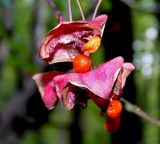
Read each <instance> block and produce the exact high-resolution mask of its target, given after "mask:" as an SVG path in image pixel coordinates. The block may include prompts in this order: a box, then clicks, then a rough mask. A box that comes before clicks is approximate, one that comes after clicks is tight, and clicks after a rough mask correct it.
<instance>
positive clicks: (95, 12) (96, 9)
mask: <svg viewBox="0 0 160 144" xmlns="http://www.w3.org/2000/svg"><path fill="white" fill-rule="evenodd" d="M101 3H102V0H99V1H98V3H97V5H96V8H95V11H94V14H93V17H92V19H94V18H95V17H96V15H97V11H98V8H99V6H100V5H101Z"/></svg>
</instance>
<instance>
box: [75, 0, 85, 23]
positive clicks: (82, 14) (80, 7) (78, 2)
mask: <svg viewBox="0 0 160 144" xmlns="http://www.w3.org/2000/svg"><path fill="white" fill-rule="evenodd" d="M77 4H78V6H79V9H80V12H81V16H82V19H83V20H85V17H84V13H83V10H82V6H81V4H80V1H79V0H77Z"/></svg>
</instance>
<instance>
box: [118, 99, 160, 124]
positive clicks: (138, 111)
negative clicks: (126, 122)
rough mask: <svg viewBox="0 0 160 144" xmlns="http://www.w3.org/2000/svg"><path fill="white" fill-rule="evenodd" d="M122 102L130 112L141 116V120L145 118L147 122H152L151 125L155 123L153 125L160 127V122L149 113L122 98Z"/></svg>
mask: <svg viewBox="0 0 160 144" xmlns="http://www.w3.org/2000/svg"><path fill="white" fill-rule="evenodd" d="M121 100H122V101H123V102H124V103H125V106H126V109H127V110H128V111H129V112H132V113H135V114H136V115H138V116H140V117H141V118H144V119H145V120H147V121H149V122H151V123H153V124H155V125H157V126H159V127H160V120H158V119H156V118H154V117H152V116H150V115H149V114H148V113H146V112H144V111H143V110H141V108H140V107H138V106H137V105H134V104H132V103H130V102H129V101H127V100H126V99H124V98H121Z"/></svg>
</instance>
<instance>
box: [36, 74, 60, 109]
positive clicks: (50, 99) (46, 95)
mask: <svg viewBox="0 0 160 144" xmlns="http://www.w3.org/2000/svg"><path fill="white" fill-rule="evenodd" d="M59 74H61V73H60V72H47V73H40V74H35V75H34V76H33V80H35V82H36V84H37V86H38V89H39V92H40V94H41V97H42V100H43V102H44V103H45V106H46V107H47V108H48V109H52V108H54V105H55V103H56V102H57V100H58V97H57V94H56V89H55V85H54V83H53V81H52V79H53V78H54V77H55V76H57V75H59Z"/></svg>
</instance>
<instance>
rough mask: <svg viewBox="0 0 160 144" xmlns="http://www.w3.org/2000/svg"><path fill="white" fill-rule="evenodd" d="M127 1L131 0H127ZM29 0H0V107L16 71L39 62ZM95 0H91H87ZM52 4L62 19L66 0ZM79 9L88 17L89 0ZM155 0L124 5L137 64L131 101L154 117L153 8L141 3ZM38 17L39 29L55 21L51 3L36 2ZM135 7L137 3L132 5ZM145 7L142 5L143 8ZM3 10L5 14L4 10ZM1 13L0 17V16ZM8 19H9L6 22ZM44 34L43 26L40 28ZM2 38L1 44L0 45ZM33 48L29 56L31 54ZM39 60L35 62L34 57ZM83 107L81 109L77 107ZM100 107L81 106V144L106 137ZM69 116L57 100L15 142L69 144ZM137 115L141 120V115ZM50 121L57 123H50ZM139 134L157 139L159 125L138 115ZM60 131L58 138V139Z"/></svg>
mask: <svg viewBox="0 0 160 144" xmlns="http://www.w3.org/2000/svg"><path fill="white" fill-rule="evenodd" d="M132 1H133V0H132ZM36 2H37V1H35V0H20V1H18V0H15V1H11V0H0V17H2V19H0V48H1V49H0V56H4V58H3V59H2V60H1V59H0V60H1V61H2V63H0V88H1V92H0V109H1V110H3V108H4V107H5V105H7V104H8V102H9V100H10V99H11V96H12V94H13V93H14V92H15V91H16V89H17V87H18V77H19V75H20V74H21V75H23V76H24V77H26V76H30V77H31V76H32V74H33V73H36V72H39V71H40V68H39V65H38V64H37V63H35V62H34V61H33V59H34V58H33V57H32V50H33V49H34V51H36V52H37V48H33V47H32V46H33V45H32V43H33V39H32V38H33V20H34V17H33V12H34V8H35V5H36ZM94 2H96V1H95V0H94V1H93V3H94ZM125 2H128V1H127V0H125ZM55 3H56V5H57V7H58V8H59V9H60V10H61V12H62V14H63V15H64V16H65V18H66V19H67V20H68V7H67V1H66V0H55ZM81 3H82V6H83V8H84V13H85V15H86V16H87V17H90V11H92V9H93V7H92V4H90V3H91V0H81ZM147 4H148V5H149V6H150V5H153V4H154V5H155V4H156V3H155V1H153V0H151V1H150V2H148V1H147V0H139V1H138V2H134V5H130V7H131V9H132V22H133V31H134V42H133V48H134V64H135V65H136V67H137V69H136V72H135V82H136V89H137V95H138V97H137V104H138V105H139V106H140V107H142V108H143V109H144V110H145V111H147V112H148V113H150V114H151V115H153V116H155V117H157V118H158V117H159V99H160V98H159V91H158V84H159V82H158V79H159V76H160V73H159V70H160V66H159V59H160V58H159V57H160V55H159V50H158V47H159V42H158V41H157V36H158V28H159V24H158V22H157V17H156V15H155V14H154V13H151V12H150V11H148V10H147V8H146V5H147ZM41 5H43V6H41V8H42V9H41V11H42V12H43V17H42V19H41V23H45V24H44V25H45V28H44V29H45V30H44V31H45V32H47V31H48V30H50V29H52V28H53V27H54V26H56V25H57V22H56V19H55V18H54V17H53V13H52V10H51V8H50V7H49V6H48V5H47V2H46V1H43V2H42V3H41ZM72 5H73V7H72V8H73V14H74V19H75V20H77V19H80V12H79V11H77V9H78V7H77V4H76V1H73V4H72ZM137 5H140V6H139V7H138V9H139V8H142V9H143V10H142V11H141V9H139V10H137V7H136V6H137ZM111 8H112V6H111V2H110V1H109V0H108V1H107V0H104V1H103V4H102V6H101V9H103V10H104V9H107V10H110V9H111ZM144 8H145V9H144ZM8 12H9V13H10V14H11V15H10V16H9V15H8ZM5 16H6V17H5ZM10 21H11V22H10ZM40 35H41V36H42V37H41V39H42V38H43V36H44V33H43V31H42V32H41V33H40ZM2 43H3V45H2ZM103 51H104V48H102V49H99V50H98V52H97V53H96V54H95V55H93V57H92V58H93V61H94V65H95V66H96V65H98V64H100V63H102V62H103V61H104V52H103ZM37 55H38V54H37V53H35V57H37ZM40 63H41V62H40ZM82 111H83V110H82ZM99 112H100V110H99V109H98V108H97V107H96V106H95V104H94V103H92V102H89V103H88V107H87V109H85V110H84V111H83V115H82V121H81V124H82V131H83V133H82V135H83V140H84V144H97V143H102V142H103V143H104V142H105V143H110V134H109V133H108V132H106V131H105V130H104V129H103V124H104V122H105V119H104V118H103V117H101V116H100V115H99ZM71 121H72V111H71V112H68V111H66V110H64V109H63V108H62V106H61V105H59V104H58V107H56V108H55V110H53V112H51V113H50V118H49V122H48V123H46V124H45V125H43V126H42V127H41V128H40V129H39V130H38V131H33V130H27V131H26V132H25V133H24V134H23V137H22V139H21V140H20V143H21V144H38V143H42V144H57V143H60V144H69V143H70V139H69V134H68V132H67V128H65V127H66V126H67V125H69V124H70V123H71ZM142 121H143V120H142ZM55 124H58V126H59V127H58V126H56V125H55ZM143 125H144V128H143V139H142V143H144V144H150V143H153V144H158V143H159V135H158V134H159V129H158V128H157V127H156V126H154V125H153V124H150V123H148V122H146V121H143ZM62 137H63V139H62Z"/></svg>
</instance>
